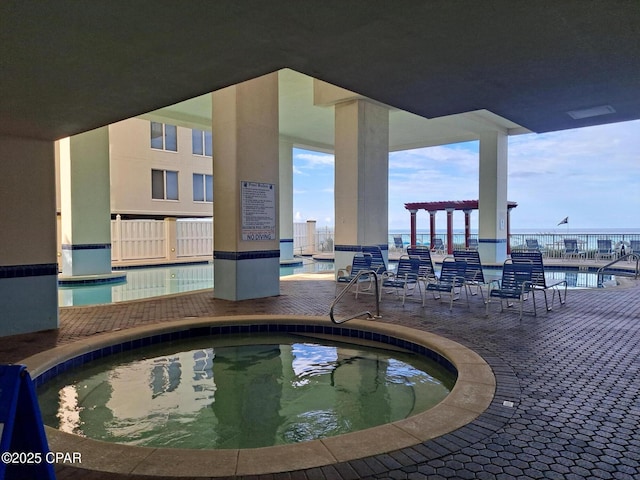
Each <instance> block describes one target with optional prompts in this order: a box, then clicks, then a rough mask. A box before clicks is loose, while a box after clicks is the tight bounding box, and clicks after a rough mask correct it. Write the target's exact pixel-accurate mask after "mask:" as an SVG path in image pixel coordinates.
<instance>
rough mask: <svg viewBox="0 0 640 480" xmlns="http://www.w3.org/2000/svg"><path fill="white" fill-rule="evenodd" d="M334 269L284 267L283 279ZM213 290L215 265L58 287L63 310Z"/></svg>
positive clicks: (309, 264)
mask: <svg viewBox="0 0 640 480" xmlns="http://www.w3.org/2000/svg"><path fill="white" fill-rule="evenodd" d="M331 270H333V262H313V261H312V260H309V259H305V260H304V263H303V265H298V266H283V267H280V276H281V277H283V276H287V275H294V274H298V273H313V272H321V271H331ZM208 288H213V263H201V264H192V265H172V266H160V267H148V268H131V269H128V270H127V280H126V281H125V282H121V283H112V284H98V285H74V286H66V285H65V286H62V285H60V286H58V304H59V305H60V306H61V307H70V306H81V305H98V304H104V303H115V302H124V301H128V300H139V299H142V298H150V297H158V296H161V295H171V294H175V293H184V292H191V291H195V290H203V289H208Z"/></svg>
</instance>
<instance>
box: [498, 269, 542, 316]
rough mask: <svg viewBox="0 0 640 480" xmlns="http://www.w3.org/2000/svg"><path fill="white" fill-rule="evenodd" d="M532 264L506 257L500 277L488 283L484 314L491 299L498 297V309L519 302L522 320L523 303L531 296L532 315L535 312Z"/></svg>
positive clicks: (502, 309) (501, 309)
mask: <svg viewBox="0 0 640 480" xmlns="http://www.w3.org/2000/svg"><path fill="white" fill-rule="evenodd" d="M532 270H533V264H532V263H531V262H530V261H528V260H518V261H514V260H513V259H508V260H507V261H505V262H504V264H503V265H502V279H501V280H492V281H491V283H490V285H489V295H488V297H487V307H486V311H485V314H486V315H487V316H489V305H490V304H491V301H492V299H494V298H495V299H500V311H501V312H502V311H504V303H505V302H506V303H507V307H511V306H513V304H514V302H515V301H518V302H519V303H520V320H522V313H523V304H524V302H525V300H527V299H528V298H529V296H531V297H532V298H533V315H534V316H535V314H536V297H535V290H534V288H533V283H532V281H531V278H532Z"/></svg>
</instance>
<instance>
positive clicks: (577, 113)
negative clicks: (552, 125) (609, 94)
mask: <svg viewBox="0 0 640 480" xmlns="http://www.w3.org/2000/svg"><path fill="white" fill-rule="evenodd" d="M567 113H568V114H569V116H570V117H571V118H573V119H574V120H580V119H582V118H590V117H598V116H600V115H608V114H610V113H616V110H615V108H613V107H612V106H611V105H600V106H599V107H591V108H583V109H581V110H571V111H570V112H567Z"/></svg>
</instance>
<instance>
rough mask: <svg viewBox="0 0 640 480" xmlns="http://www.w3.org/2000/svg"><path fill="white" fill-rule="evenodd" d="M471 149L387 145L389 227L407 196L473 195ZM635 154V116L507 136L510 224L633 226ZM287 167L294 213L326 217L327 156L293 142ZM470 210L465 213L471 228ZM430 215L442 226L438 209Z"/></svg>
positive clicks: (638, 163) (638, 131)
mask: <svg viewBox="0 0 640 480" xmlns="http://www.w3.org/2000/svg"><path fill="white" fill-rule="evenodd" d="M478 151H479V143H478V142H467V143H462V144H456V145H444V146H438V147H430V148H421V149H415V150H409V151H402V152H392V153H391V154H390V155H389V185H388V192H389V225H390V229H391V231H393V230H394V229H395V231H398V230H408V228H409V213H408V212H407V211H406V209H405V208H404V204H405V203H407V202H417V201H441V200H472V199H477V198H478V197H479V161H478V158H479V156H478ZM639 156H640V121H633V122H626V123H618V124H611V125H602V126H598V127H588V128H581V129H575V130H566V131H562V132H552V133H545V134H540V135H538V134H528V135H519V136H514V137H510V138H509V144H508V158H509V163H508V195H507V197H508V199H509V200H511V201H516V202H518V207H517V208H516V209H514V210H513V211H512V215H511V219H512V228H514V229H524V228H533V229H541V231H542V230H546V231H552V230H553V229H554V228H555V226H556V225H557V223H558V221H560V220H561V219H562V218H564V217H565V216H569V219H570V224H569V227H570V228H625V227H626V228H629V227H638V224H637V221H636V219H637V215H636V214H635V212H637V211H640V158H639ZM294 169H296V170H297V171H298V172H299V173H298V174H297V176H296V177H294V182H295V188H296V194H294V209H295V211H296V212H298V213H297V215H298V216H299V218H300V219H301V220H302V221H304V220H306V219H308V218H316V219H324V221H326V222H328V220H327V219H333V217H334V212H333V181H334V180H333V174H334V159H333V156H332V155H328V154H322V153H317V152H307V151H303V150H297V151H296V153H295V155H294ZM298 193H300V194H298ZM477 215H478V212H473V213H472V217H471V221H472V228H474V229H475V228H477V226H478V217H477ZM296 218H298V217H296ZM428 218H429V216H428V214H427V213H426V212H419V213H418V227H419V228H422V229H428V225H429V220H428ZM296 221H299V220H296ZM331 221H333V220H331ZM436 222H437V228H439V229H441V228H445V225H446V215H445V214H444V212H440V214H439V215H437V217H436ZM463 222H464V215H463V214H462V213H461V212H456V214H454V228H457V229H460V228H462V227H463V225H464V223H463Z"/></svg>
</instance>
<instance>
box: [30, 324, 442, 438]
mask: <svg viewBox="0 0 640 480" xmlns="http://www.w3.org/2000/svg"><path fill="white" fill-rule="evenodd" d="M454 383H455V374H453V373H451V372H449V371H448V370H446V369H444V368H443V367H441V366H440V365H438V364H437V363H436V362H434V361H432V360H430V359H427V358H426V357H422V356H419V355H415V354H410V353H405V352H404V351H389V350H383V349H378V348H369V347H361V346H355V345H353V344H348V343H341V342H332V341H325V340H324V339H323V340H322V341H319V340H317V339H312V338H309V337H301V336H298V335H277V336H276V335H267V334H265V335H262V334H253V335H250V336H244V337H240V336H237V335H222V336H220V335H218V336H212V337H204V338H202V337H200V338H195V339H189V340H181V341H179V342H172V343H170V344H161V345H158V346H154V347H146V348H144V349H138V350H135V351H130V352H126V353H122V354H118V355H114V356H109V357H107V358H103V359H101V360H96V361H93V362H90V363H88V364H85V365H84V366H83V367H82V368H78V369H73V370H69V371H67V372H65V373H63V374H60V375H58V376H56V377H54V378H53V379H52V380H50V381H48V382H46V383H45V384H44V385H42V386H41V387H40V388H39V390H38V394H39V400H40V408H41V411H42V415H43V419H44V422H45V424H47V425H49V426H52V427H54V428H58V429H60V430H63V431H66V432H69V433H75V434H79V435H83V436H87V437H89V438H92V439H96V440H103V441H107V442H116V443H121V444H127V445H139V446H150V447H171V448H199V449H204V448H254V447H265V446H271V445H280V444H288V443H297V442H303V441H308V440H314V439H318V438H324V437H327V436H333V435H340V434H344V433H347V432H351V431H355V430H361V429H365V428H369V427H373V426H376V425H381V424H384V423H388V422H393V421H396V420H400V419H403V418H406V417H408V416H411V415H414V414H416V413H419V412H422V411H424V410H427V409H429V408H431V407H432V406H434V405H436V404H437V403H439V402H440V401H442V400H443V399H444V398H445V397H446V396H447V394H448V393H449V392H450V390H451V388H453V384H454Z"/></svg>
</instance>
